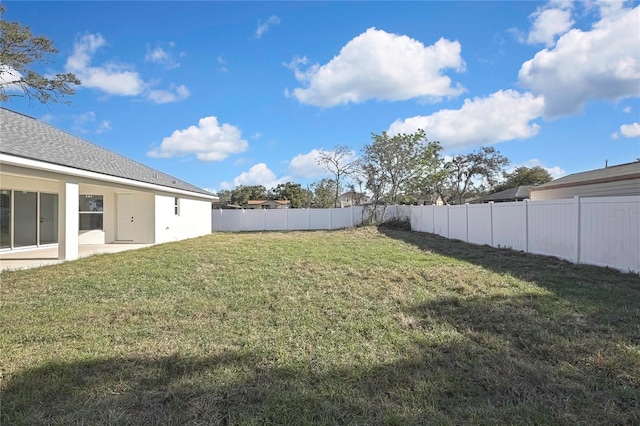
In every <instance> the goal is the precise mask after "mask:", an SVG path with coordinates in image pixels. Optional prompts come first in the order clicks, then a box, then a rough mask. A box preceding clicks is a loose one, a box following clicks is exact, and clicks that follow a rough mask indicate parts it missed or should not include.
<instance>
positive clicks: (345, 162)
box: [316, 145, 359, 207]
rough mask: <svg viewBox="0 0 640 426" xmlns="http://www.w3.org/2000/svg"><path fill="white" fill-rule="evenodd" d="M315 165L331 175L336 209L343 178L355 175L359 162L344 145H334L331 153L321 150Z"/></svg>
mask: <svg viewBox="0 0 640 426" xmlns="http://www.w3.org/2000/svg"><path fill="white" fill-rule="evenodd" d="M316 163H317V164H318V165H320V166H324V168H325V169H326V170H327V171H328V172H329V173H331V174H332V175H333V178H334V181H335V196H334V199H333V205H334V207H338V198H340V188H342V185H343V183H344V182H343V181H344V178H346V177H348V176H351V175H352V174H354V173H356V172H357V171H358V168H359V161H358V160H357V159H356V158H355V153H354V152H353V150H352V149H351V148H349V147H348V146H346V145H336V146H335V147H334V148H333V149H332V150H331V151H325V150H321V151H320V153H319V154H318V157H317V158H316Z"/></svg>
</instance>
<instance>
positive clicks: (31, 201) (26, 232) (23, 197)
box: [13, 191, 38, 247]
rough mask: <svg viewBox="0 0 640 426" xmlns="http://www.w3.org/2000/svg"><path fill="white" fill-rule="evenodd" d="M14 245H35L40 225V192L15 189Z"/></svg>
mask: <svg viewBox="0 0 640 426" xmlns="http://www.w3.org/2000/svg"><path fill="white" fill-rule="evenodd" d="M13 202H14V207H13V208H14V215H13V221H14V224H13V230H14V237H13V243H14V247H25V246H35V245H36V244H37V227H38V205H37V204H38V194H37V193H35V192H26V191H14V194H13Z"/></svg>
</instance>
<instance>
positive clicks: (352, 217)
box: [351, 203, 353, 228]
mask: <svg viewBox="0 0 640 426" xmlns="http://www.w3.org/2000/svg"><path fill="white" fill-rule="evenodd" d="M351 227H352V228H353V203H351Z"/></svg>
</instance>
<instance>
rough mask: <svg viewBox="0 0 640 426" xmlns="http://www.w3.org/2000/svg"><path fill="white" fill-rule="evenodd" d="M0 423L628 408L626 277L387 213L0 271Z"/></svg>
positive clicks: (621, 415)
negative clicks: (390, 218) (389, 217)
mask: <svg viewBox="0 0 640 426" xmlns="http://www.w3.org/2000/svg"><path fill="white" fill-rule="evenodd" d="M0 280H1V281H2V293H1V297H2V300H1V303H2V305H1V310H0V351H1V353H0V368H1V369H2V379H1V380H2V382H1V391H2V395H1V406H0V411H1V415H0V424H2V425H9V424H12V425H13V424H28V425H37V424H47V425H48V424H125V425H126V424H144V425H153V424H175V425H183V424H261V425H263V424H391V425H393V424H402V425H404V424H424V423H427V424H469V423H472V424H492V425H493V424H497V423H498V424H603V425H605V424H606V425H610V424H638V423H640V277H638V275H632V274H622V273H618V272H616V271H612V270H608V269H604V268H598V267H591V266H585V265H572V264H570V263H567V262H563V261H560V260H557V259H554V258H548V257H540V256H532V255H527V254H523V253H518V252H514V251H509V250H504V249H492V248H489V247H480V246H473V245H467V244H464V243H462V242H456V241H448V240H445V239H443V238H440V237H437V236H433V235H429V234H419V233H411V232H407V231H398V230H390V229H385V228H379V229H376V228H372V227H367V228H359V229H355V230H345V231H333V232H320V231H318V232H289V233H275V232H274V233H232V234H231V233H229V234H226V233H225V234H223V233H215V234H211V235H208V236H205V237H202V238H197V239H193V240H187V241H181V242H176V243H170V244H163V245H159V246H154V247H149V248H146V249H142V250H137V251H130V252H122V253H116V254H107V255H98V256H92V257H89V258H85V259H81V260H78V261H75V262H67V263H63V264H59V265H53V266H48V267H43V268H40V269H35V270H27V271H8V272H2V273H1V274H0Z"/></svg>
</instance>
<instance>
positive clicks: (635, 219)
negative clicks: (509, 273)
mask: <svg viewBox="0 0 640 426" xmlns="http://www.w3.org/2000/svg"><path fill="white" fill-rule="evenodd" d="M414 209H415V210H411V215H410V218H411V229H412V230H416V231H422V232H431V233H434V234H438V235H442V236H444V237H447V238H456V239H461V240H465V236H466V240H468V242H471V243H474V244H490V245H492V246H494V247H507V248H511V249H514V250H522V251H526V252H530V253H535V254H543V255H549V256H555V257H559V258H561V259H566V260H569V261H571V262H574V263H589V264H593V265H599V266H609V267H612V268H616V269H619V270H622V271H625V272H629V271H632V272H636V273H640V197H638V196H624V197H591V198H580V197H574V198H567V199H561V200H545V201H518V202H511V203H495V204H494V203H488V204H476V205H466V206H422V207H416V208H414Z"/></svg>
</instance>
